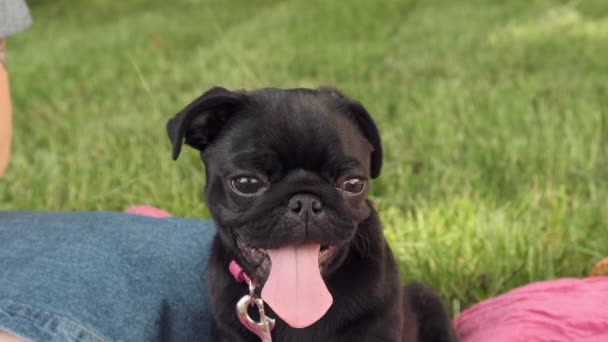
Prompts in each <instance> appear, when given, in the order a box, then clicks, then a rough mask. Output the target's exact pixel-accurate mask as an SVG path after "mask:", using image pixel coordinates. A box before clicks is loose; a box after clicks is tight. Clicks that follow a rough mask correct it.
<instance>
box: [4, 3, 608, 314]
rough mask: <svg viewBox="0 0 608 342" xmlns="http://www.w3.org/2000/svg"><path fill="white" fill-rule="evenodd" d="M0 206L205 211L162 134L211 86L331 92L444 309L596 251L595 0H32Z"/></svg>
mask: <svg viewBox="0 0 608 342" xmlns="http://www.w3.org/2000/svg"><path fill="white" fill-rule="evenodd" d="M28 3H29V5H30V7H31V11H32V16H33V19H34V25H33V26H32V27H31V28H30V29H29V30H27V31H26V32H24V33H22V34H19V35H17V36H14V37H11V38H10V39H9V40H8V41H7V55H8V61H7V67H8V70H9V73H10V76H11V86H12V95H13V101H14V124H15V132H14V135H15V139H14V145H13V157H12V160H11V165H10V167H9V169H8V172H7V174H6V175H5V177H4V178H3V179H2V182H0V210H48V211H121V210H124V209H125V208H127V207H129V206H132V205H138V204H149V205H153V206H157V207H159V208H162V209H164V210H167V211H169V212H171V213H172V214H174V215H178V216H186V217H198V218H208V217H209V216H208V212H207V211H206V208H205V206H204V204H203V203H202V202H201V192H202V189H203V185H204V184H203V181H204V179H203V171H204V170H203V166H202V164H201V162H200V161H199V158H198V153H196V151H194V150H191V149H187V150H186V151H184V152H185V153H182V157H181V158H180V160H179V161H178V162H173V161H172V160H171V155H170V145H169V141H168V138H167V137H166V133H165V122H166V120H167V119H168V118H170V117H171V116H172V115H174V114H175V113H176V112H177V111H179V110H180V109H181V108H182V107H184V106H185V105H186V104H187V103H189V102H190V101H191V100H193V99H194V98H195V97H197V96H198V95H200V94H201V93H202V92H204V91H205V90H206V89H208V88H210V87H211V86H214V85H220V86H224V87H227V88H229V89H250V88H255V87H267V86H273V87H289V88H291V87H319V86H324V85H331V86H335V87H337V88H339V89H341V90H342V91H344V92H345V93H346V94H348V95H349V96H351V97H353V98H355V99H358V100H359V101H361V102H362V103H363V104H364V105H365V106H366V107H367V109H368V110H369V111H370V113H371V114H372V116H373V117H374V118H375V119H376V120H377V122H378V126H379V128H380V131H381V133H382V136H383V142H384V145H385V151H386V155H385V164H384V165H385V166H384V169H383V172H382V174H381V176H380V178H379V179H378V180H376V181H375V182H374V183H373V185H372V200H373V202H374V203H375V205H376V206H377V208H378V209H379V212H380V215H381V217H382V219H383V222H384V225H385V233H386V235H387V237H388V238H389V240H390V243H391V245H392V247H393V249H394V251H395V253H396V255H397V258H398V260H399V262H400V265H401V271H402V275H403V278H404V281H409V280H413V279H416V280H420V281H423V282H425V283H427V284H429V285H431V286H433V287H435V288H437V289H438V290H439V291H440V292H441V294H442V296H443V298H444V299H445V300H446V303H447V305H448V306H449V308H450V310H451V312H452V313H458V312H459V311H461V310H463V309H464V308H466V307H468V306H470V305H471V304H473V303H475V302H477V301H479V300H481V299H484V298H487V297H491V296H494V295H496V294H499V293H503V292H505V291H507V290H509V289H511V288H513V287H515V286H518V285H521V284H525V283H529V282H531V281H536V280H545V279H552V278H556V277H580V276H585V275H586V273H587V272H588V270H589V269H590V268H591V266H592V265H593V263H594V262H595V261H597V260H598V259H600V258H601V257H603V256H606V255H608V194H607V192H606V189H607V187H608V156H607V154H608V58H607V56H608V2H607V1H605V0H580V1H562V0H533V1H530V0H511V1H498V0H496V1H490V0H462V1H440V0H424V1H422V0H403V1H364V0H360V1H356V0H352V1H324V0H309V1H295V0H293V1H272V0H267V1H252V0H242V1H238V0H234V1H232V0H231V1H219V0H172V1H165V0H125V1H111V0H81V1H71V0H53V1H50V0H30V1H28Z"/></svg>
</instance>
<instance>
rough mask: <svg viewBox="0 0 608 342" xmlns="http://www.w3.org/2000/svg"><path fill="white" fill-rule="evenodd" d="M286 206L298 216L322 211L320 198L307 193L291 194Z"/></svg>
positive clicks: (316, 213)
mask: <svg viewBox="0 0 608 342" xmlns="http://www.w3.org/2000/svg"><path fill="white" fill-rule="evenodd" d="M287 207H288V208H289V210H291V212H293V213H294V214H296V215H298V216H307V215H311V216H313V215H314V216H316V215H319V214H320V213H321V212H323V203H321V200H320V199H319V198H318V197H316V196H314V195H308V194H297V195H295V196H293V197H292V198H291V199H290V200H289V203H287Z"/></svg>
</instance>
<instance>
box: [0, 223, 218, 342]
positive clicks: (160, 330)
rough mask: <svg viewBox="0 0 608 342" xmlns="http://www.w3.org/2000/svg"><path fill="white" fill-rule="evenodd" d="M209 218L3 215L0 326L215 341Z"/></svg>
mask: <svg viewBox="0 0 608 342" xmlns="http://www.w3.org/2000/svg"><path fill="white" fill-rule="evenodd" d="M214 234H215V230H214V228H213V225H212V224H211V223H210V222H208V221H199V220H191V219H179V218H164V219H155V218H148V217H141V216H134V215H129V214H121V213H23V212H16V213H9V212H0V331H6V332H9V333H11V334H13V335H16V336H18V337H21V338H24V339H27V340H32V341H214V340H215V337H214V335H213V330H214V328H213V323H212V318H211V315H210V313H209V310H208V301H207V295H206V286H205V279H204V274H205V273H204V272H205V268H206V263H207V260H208V255H209V250H210V244H211V240H212V238H213V236H214Z"/></svg>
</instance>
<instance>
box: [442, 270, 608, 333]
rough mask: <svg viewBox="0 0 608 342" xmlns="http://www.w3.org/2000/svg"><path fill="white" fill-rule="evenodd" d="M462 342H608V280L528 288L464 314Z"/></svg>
mask: <svg viewBox="0 0 608 342" xmlns="http://www.w3.org/2000/svg"><path fill="white" fill-rule="evenodd" d="M454 324H455V326H456V330H457V332H458V335H459V336H460V338H461V340H462V342H487V341H492V342H503V341H526V342H536V341H551V342H561V341H564V342H565V341H568V342H571V341H580V342H600V341H602V342H606V341H608V277H595V278H586V279H559V280H552V281H546V282H540V283H534V284H530V285H527V286H524V287H521V288H518V289H515V290H512V291H511V292H508V293H506V294H504V295H501V296H498V297H496V298H493V299H489V300H486V301H483V302H481V303H479V304H477V305H475V306H473V307H472V308H470V309H468V310H465V311H464V312H463V313H462V314H461V315H460V316H458V317H457V318H456V319H455V321H454Z"/></svg>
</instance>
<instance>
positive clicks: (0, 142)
mask: <svg viewBox="0 0 608 342" xmlns="http://www.w3.org/2000/svg"><path fill="white" fill-rule="evenodd" d="M11 118H12V113H11V98H10V96H9V88H8V74H7V72H6V66H5V42H4V39H1V38H0V176H2V175H3V174H4V171H5V170H6V167H7V166H8V160H9V157H10V152H11V135H12V127H13V126H12V120H11Z"/></svg>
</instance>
